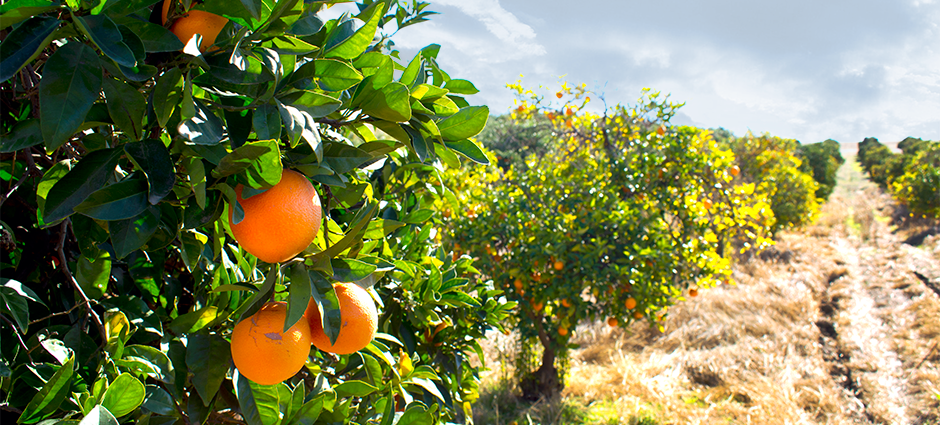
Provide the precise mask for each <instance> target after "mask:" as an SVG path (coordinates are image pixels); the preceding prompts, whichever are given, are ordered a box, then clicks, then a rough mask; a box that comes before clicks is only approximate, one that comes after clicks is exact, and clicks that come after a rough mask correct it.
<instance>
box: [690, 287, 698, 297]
mask: <svg viewBox="0 0 940 425" xmlns="http://www.w3.org/2000/svg"><path fill="white" fill-rule="evenodd" d="M689 296H690V297H697V296H698V288H689Z"/></svg>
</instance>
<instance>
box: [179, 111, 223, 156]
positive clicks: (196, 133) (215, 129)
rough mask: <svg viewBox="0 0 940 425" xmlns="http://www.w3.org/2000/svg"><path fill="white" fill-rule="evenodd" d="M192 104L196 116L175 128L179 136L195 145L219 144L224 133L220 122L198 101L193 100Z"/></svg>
mask: <svg viewBox="0 0 940 425" xmlns="http://www.w3.org/2000/svg"><path fill="white" fill-rule="evenodd" d="M194 103H195V114H196V115H194V116H193V117H192V118H190V119H187V120H185V121H183V122H181V123H180V125H179V127H177V130H178V131H179V133H180V136H182V137H183V138H185V139H186V140H189V141H190V142H193V143H195V144H197V145H205V146H215V145H217V144H219V142H221V141H222V137H223V135H224V131H225V130H224V129H223V127H222V120H221V119H219V117H217V116H216V115H215V114H214V113H213V112H212V110H211V109H209V108H208V107H206V106H205V105H203V104H202V102H200V101H199V100H194Z"/></svg>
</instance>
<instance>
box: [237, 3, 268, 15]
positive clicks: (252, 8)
mask: <svg viewBox="0 0 940 425" xmlns="http://www.w3.org/2000/svg"><path fill="white" fill-rule="evenodd" d="M241 2H242V6H245V10H247V11H248V13H249V14H250V15H251V17H252V18H255V19H261V7H262V6H263V2H262V1H261V0H241Z"/></svg>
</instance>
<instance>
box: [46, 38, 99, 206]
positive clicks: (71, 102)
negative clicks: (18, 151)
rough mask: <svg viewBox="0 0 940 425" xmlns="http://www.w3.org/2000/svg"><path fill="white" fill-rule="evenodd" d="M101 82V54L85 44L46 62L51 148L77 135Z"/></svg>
mask: <svg viewBox="0 0 940 425" xmlns="http://www.w3.org/2000/svg"><path fill="white" fill-rule="evenodd" d="M101 80H102V70H101V67H100V66H99V65H98V55H97V54H96V53H95V51H94V49H92V48H91V47H88V46H86V45H84V44H82V43H68V44H66V45H64V46H62V47H60V48H59V49H58V50H56V52H55V53H53V54H52V56H51V57H50V58H49V60H47V61H46V65H45V66H43V76H42V80H40V81H39V105H40V109H39V118H40V120H41V121H42V138H43V139H44V140H45V141H46V148H47V149H49V150H54V149H57V148H58V147H59V146H62V144H64V143H65V142H66V141H68V139H69V138H71V137H72V135H73V134H75V132H76V131H77V130H78V128H79V127H80V126H81V125H82V122H83V121H84V120H85V116H86V115H88V111H89V110H91V105H92V104H94V103H95V100H97V99H98V92H100V91H101ZM47 222H48V220H47Z"/></svg>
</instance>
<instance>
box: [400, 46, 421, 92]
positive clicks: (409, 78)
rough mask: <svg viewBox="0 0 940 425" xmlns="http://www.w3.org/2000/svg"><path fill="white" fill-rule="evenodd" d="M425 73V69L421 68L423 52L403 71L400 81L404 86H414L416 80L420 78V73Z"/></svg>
mask: <svg viewBox="0 0 940 425" xmlns="http://www.w3.org/2000/svg"><path fill="white" fill-rule="evenodd" d="M419 71H424V67H423V66H421V52H418V54H416V55H415V57H414V59H412V60H411V62H410V63H409V64H408V66H407V67H405V70H404V71H402V73H401V77H400V78H399V79H398V81H400V82H401V83H402V84H404V85H406V86H413V85H414V83H415V80H416V79H417V77H418V72H419Z"/></svg>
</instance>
